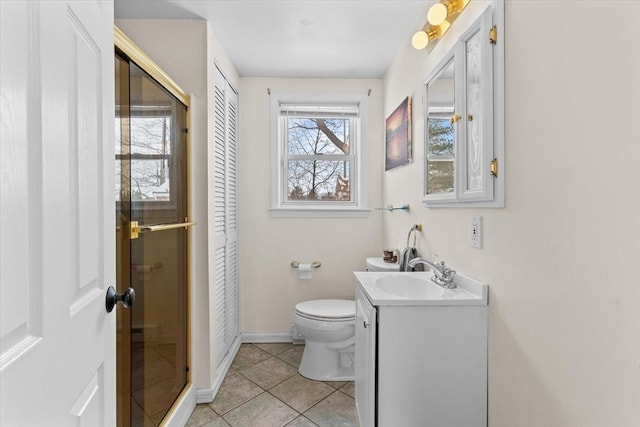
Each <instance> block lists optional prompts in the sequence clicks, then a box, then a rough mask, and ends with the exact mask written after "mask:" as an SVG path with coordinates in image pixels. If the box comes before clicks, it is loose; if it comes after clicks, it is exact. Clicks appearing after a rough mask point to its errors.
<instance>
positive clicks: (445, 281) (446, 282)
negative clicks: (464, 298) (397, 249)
mask: <svg viewBox="0 0 640 427" xmlns="http://www.w3.org/2000/svg"><path fill="white" fill-rule="evenodd" d="M418 264H424V265H428V266H429V267H431V268H432V269H433V277H431V281H432V282H433V283H435V284H437V285H440V286H442V287H443V288H446V289H454V288H455V287H456V284H455V283H453V276H455V275H456V271H455V270H453V269H451V268H449V267H447V266H445V265H444V261H440V262H433V261H429V260H428V259H423V258H413V259H412V260H411V261H409V263H408V264H407V266H408V267H411V268H414V267H415V266H416V265H418Z"/></svg>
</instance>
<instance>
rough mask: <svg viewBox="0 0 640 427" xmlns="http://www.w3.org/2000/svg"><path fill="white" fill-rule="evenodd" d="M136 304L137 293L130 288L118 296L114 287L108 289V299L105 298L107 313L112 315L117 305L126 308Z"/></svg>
mask: <svg viewBox="0 0 640 427" xmlns="http://www.w3.org/2000/svg"><path fill="white" fill-rule="evenodd" d="M135 302H136V291H135V290H134V289H133V288H131V287H129V288H127V289H126V290H125V291H124V292H123V293H121V294H118V293H117V292H116V290H115V288H114V287H113V286H109V289H107V297H106V298H105V307H106V309H107V313H111V310H113V307H115V306H116V305H117V304H122V306H123V307H124V308H129V307H131V306H133V304H134V303H135Z"/></svg>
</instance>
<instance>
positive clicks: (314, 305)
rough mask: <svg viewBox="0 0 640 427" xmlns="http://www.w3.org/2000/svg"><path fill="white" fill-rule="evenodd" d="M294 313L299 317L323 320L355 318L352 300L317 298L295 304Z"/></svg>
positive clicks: (354, 305) (334, 320)
mask: <svg viewBox="0 0 640 427" xmlns="http://www.w3.org/2000/svg"><path fill="white" fill-rule="evenodd" d="M296 314H297V315H298V316H300V317H304V318H306V319H311V320H320V321H324V322H344V321H351V320H355V318H356V304H355V301H354V300H343V299H318V300H312V301H304V302H301V303H298V304H296Z"/></svg>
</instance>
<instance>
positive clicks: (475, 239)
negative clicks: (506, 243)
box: [470, 216, 482, 249]
mask: <svg viewBox="0 0 640 427" xmlns="http://www.w3.org/2000/svg"><path fill="white" fill-rule="evenodd" d="M470 238H471V247H473V248H478V249H482V217H481V216H473V217H471V227H470Z"/></svg>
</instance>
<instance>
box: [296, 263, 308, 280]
mask: <svg viewBox="0 0 640 427" xmlns="http://www.w3.org/2000/svg"><path fill="white" fill-rule="evenodd" d="M298 277H299V278H300V279H302V280H308V279H311V264H299V265H298Z"/></svg>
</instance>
